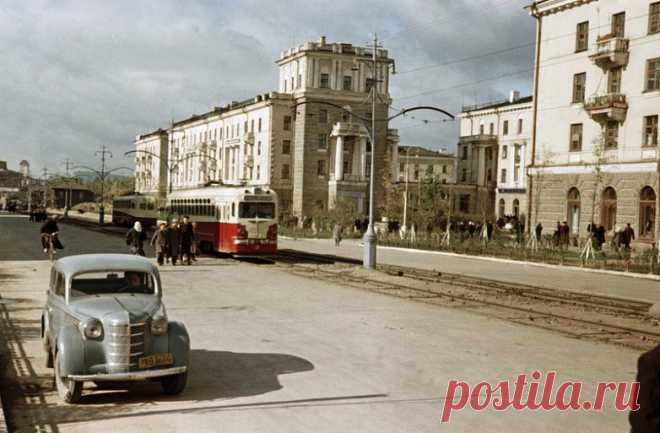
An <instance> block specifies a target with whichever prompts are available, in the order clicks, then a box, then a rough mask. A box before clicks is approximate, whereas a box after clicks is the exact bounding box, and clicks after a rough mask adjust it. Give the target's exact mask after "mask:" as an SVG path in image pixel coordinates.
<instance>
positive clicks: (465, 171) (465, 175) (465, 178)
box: [461, 168, 467, 182]
mask: <svg viewBox="0 0 660 433" xmlns="http://www.w3.org/2000/svg"><path fill="white" fill-rule="evenodd" d="M461 182H467V168H464V169H463V172H462V173H461Z"/></svg>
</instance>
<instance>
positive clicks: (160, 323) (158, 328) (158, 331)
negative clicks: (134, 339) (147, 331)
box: [151, 316, 167, 335]
mask: <svg viewBox="0 0 660 433" xmlns="http://www.w3.org/2000/svg"><path fill="white" fill-rule="evenodd" d="M151 333H152V334H153V335H165V334H167V317H165V316H160V317H156V318H154V319H153V320H152V321H151Z"/></svg>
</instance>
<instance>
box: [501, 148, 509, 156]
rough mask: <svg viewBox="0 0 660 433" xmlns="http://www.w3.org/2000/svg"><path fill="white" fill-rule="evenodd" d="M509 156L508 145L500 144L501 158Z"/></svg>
mask: <svg viewBox="0 0 660 433" xmlns="http://www.w3.org/2000/svg"><path fill="white" fill-rule="evenodd" d="M508 157H509V146H502V159H507V158H508Z"/></svg>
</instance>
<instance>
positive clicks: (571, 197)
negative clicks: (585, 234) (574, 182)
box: [566, 188, 582, 235]
mask: <svg viewBox="0 0 660 433" xmlns="http://www.w3.org/2000/svg"><path fill="white" fill-rule="evenodd" d="M566 204H567V217H566V220H567V221H568V226H569V227H570V228H571V233H572V234H575V235H576V234H578V233H579V232H580V210H581V207H582V202H581V200H580V191H578V189H577V188H571V189H570V190H568V195H567V196H566Z"/></svg>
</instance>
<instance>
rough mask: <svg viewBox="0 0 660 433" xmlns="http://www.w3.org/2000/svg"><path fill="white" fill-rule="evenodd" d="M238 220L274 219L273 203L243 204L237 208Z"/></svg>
mask: <svg viewBox="0 0 660 433" xmlns="http://www.w3.org/2000/svg"><path fill="white" fill-rule="evenodd" d="M238 217H239V218H275V204H274V203H259V202H243V203H241V204H240V206H239V212H238Z"/></svg>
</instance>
